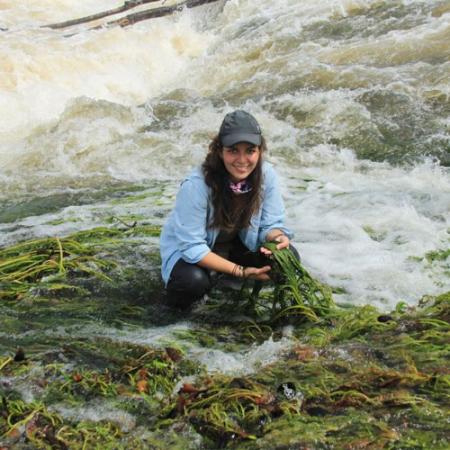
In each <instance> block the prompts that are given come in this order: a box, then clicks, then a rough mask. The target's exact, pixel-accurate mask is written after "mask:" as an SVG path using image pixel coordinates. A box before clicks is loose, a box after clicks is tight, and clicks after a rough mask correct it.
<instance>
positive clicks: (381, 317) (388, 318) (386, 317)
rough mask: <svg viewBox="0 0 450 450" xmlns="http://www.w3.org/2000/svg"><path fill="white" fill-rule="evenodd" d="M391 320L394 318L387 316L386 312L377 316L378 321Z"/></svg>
mask: <svg viewBox="0 0 450 450" xmlns="http://www.w3.org/2000/svg"><path fill="white" fill-rule="evenodd" d="M392 320H394V319H393V318H392V316H389V315H388V314H385V315H381V316H378V322H383V323H384V322H390V321H392Z"/></svg>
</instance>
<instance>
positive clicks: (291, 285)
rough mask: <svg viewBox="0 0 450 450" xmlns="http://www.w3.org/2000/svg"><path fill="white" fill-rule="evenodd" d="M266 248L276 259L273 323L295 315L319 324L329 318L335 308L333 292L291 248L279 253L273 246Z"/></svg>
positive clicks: (273, 267) (273, 274)
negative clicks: (313, 275) (306, 266)
mask: <svg viewBox="0 0 450 450" xmlns="http://www.w3.org/2000/svg"><path fill="white" fill-rule="evenodd" d="M264 247H266V248H267V249H268V250H270V251H271V252H272V255H273V265H272V270H271V272H270V274H271V277H272V279H273V280H274V283H275V290H274V295H273V303H272V314H271V316H272V320H276V319H278V318H280V317H283V316H293V315H294V316H303V317H304V318H305V319H307V320H310V321H312V322H317V321H318V320H319V318H320V317H324V316H327V315H329V313H330V311H331V310H332V309H333V308H334V306H335V305H334V301H333V297H332V294H331V289H330V288H329V287H328V286H325V285H323V284H322V283H320V282H319V281H317V280H315V279H314V278H313V277H312V276H311V275H310V274H309V273H308V272H307V270H306V269H305V268H304V267H303V266H302V265H301V263H300V261H299V260H298V259H297V258H296V257H295V256H294V254H293V253H292V252H291V251H290V250H289V249H288V248H284V249H281V250H278V249H277V247H276V243H274V242H266V243H265V244H264Z"/></svg>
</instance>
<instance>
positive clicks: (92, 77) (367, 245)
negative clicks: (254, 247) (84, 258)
mask: <svg viewBox="0 0 450 450" xmlns="http://www.w3.org/2000/svg"><path fill="white" fill-rule="evenodd" d="M169 3H170V2H169ZM169 3H166V4H169ZM172 3H173V2H172ZM121 4H122V3H121V2H117V1H106V0H100V1H99V0H96V1H94V0H84V1H82V2H79V1H77V2H75V1H70V0H58V1H54V0H53V1H50V0H29V1H26V2H23V1H22V2H17V1H12V0H0V28H1V31H0V38H1V39H0V61H1V62H0V245H6V244H9V243H12V242H15V241H18V240H21V239H25V238H31V237H34V236H47V235H65V234H68V233H70V232H73V231H76V230H81V229H86V228H89V227H93V226H99V225H104V224H105V223H106V218H107V217H110V216H111V215H116V216H121V215H122V216H131V215H135V216H140V217H143V216H145V217H147V218H151V219H152V220H153V218H154V223H163V221H164V218H165V216H166V215H167V214H168V213H169V211H170V209H171V206H172V205H173V202H174V195H175V193H176V191H177V187H178V185H179V183H180V181H181V180H182V178H183V176H184V175H185V174H187V173H188V172H189V171H190V169H191V168H192V167H194V166H196V165H198V164H200V163H201V162H202V160H203V158H204V155H205V152H206V148H207V144H208V141H209V139H210V138H211V137H212V136H213V135H214V133H215V132H216V131H217V129H218V127H219V125H220V122H221V119H222V117H223V115H224V114H225V113H227V112H229V111H231V110H232V109H235V108H243V109H246V110H248V111H250V112H251V113H253V114H254V115H255V116H256V117H257V119H258V120H259V121H260V123H261V126H262V128H263V132H264V134H265V136H266V138H267V141H268V146H269V154H268V155H267V157H268V159H269V160H270V161H271V162H272V163H273V164H274V165H275V166H276V169H277V171H278V172H279V174H280V177H281V180H282V184H283V193H284V198H285V202H286V207H287V224H288V226H289V227H291V228H292V230H293V231H294V233H295V238H294V241H295V244H296V246H297V248H298V249H299V251H300V253H301V255H302V260H303V263H304V264H305V266H306V267H307V268H308V269H309V270H310V271H311V273H313V274H314V276H316V277H317V278H319V279H321V280H323V281H324V282H326V283H328V284H330V285H331V286H333V287H334V288H336V289H337V290H338V291H339V292H341V293H340V294H337V296H336V298H337V300H338V301H342V302H346V303H354V304H362V303H370V304H373V305H375V306H378V307H381V308H383V309H386V310H389V309H390V308H392V307H394V305H395V304H396V303H397V302H398V301H406V302H408V303H410V304H414V303H417V301H418V300H419V299H420V298H421V297H422V296H423V295H424V294H437V293H441V292H444V291H446V290H449V288H450V281H449V273H450V269H449V266H448V259H447V260H445V259H444V260H434V261H433V260H430V259H427V258H425V257H424V256H425V255H426V254H427V253H429V252H432V251H445V250H447V249H448V247H449V242H450V214H449V211H450V176H449V175H450V171H449V166H450V116H449V113H450V44H449V42H450V4H449V2H448V1H432V0H427V1H425V0H389V1H388V0H386V1H382V0H323V1H320V2H319V1H317V0H276V1H275V0H261V1H258V2H252V1H250V0H229V1H227V2H223V1H219V2H217V3H213V4H211V5H208V6H203V7H198V8H194V9H190V10H184V11H182V12H179V13H176V14H175V15H172V16H170V17H164V18H160V19H154V20H149V21H144V22H140V23H138V24H135V25H133V26H130V27H126V28H120V27H114V28H103V29H102V28H100V29H97V30H89V29H88V28H89V27H91V26H92V24H85V25H80V26H78V27H73V28H70V29H64V30H51V29H49V28H42V27H41V26H42V25H46V24H49V23H52V22H58V21H63V20H68V19H73V18H77V17H81V16H84V15H87V14H94V13H96V12H99V11H102V10H105V9H109V8H113V7H117V6H120V5H121ZM141 9H143V7H141ZM118 185H120V186H125V187H127V186H128V187H130V188H131V187H133V186H140V187H144V188H145V187H146V186H162V187H163V188H161V189H160V191H161V194H160V197H159V198H158V199H157V200H156V201H155V202H154V203H149V202H146V203H142V202H136V203H135V204H127V205H126V206H123V205H122V206H121V205H120V204H116V203H114V202H111V201H110V199H109V198H108V192H109V190H111V189H113V188H114V187H115V186H118ZM151 244H152V245H157V240H156V239H155V240H154V241H152V242H151Z"/></svg>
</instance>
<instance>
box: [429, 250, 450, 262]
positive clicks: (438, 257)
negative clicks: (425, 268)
mask: <svg viewBox="0 0 450 450" xmlns="http://www.w3.org/2000/svg"><path fill="white" fill-rule="evenodd" d="M449 256H450V249H445V250H435V251H431V252H428V253H427V254H426V255H425V258H426V259H427V261H428V262H433V261H445V260H446V259H447V258H448V257H449Z"/></svg>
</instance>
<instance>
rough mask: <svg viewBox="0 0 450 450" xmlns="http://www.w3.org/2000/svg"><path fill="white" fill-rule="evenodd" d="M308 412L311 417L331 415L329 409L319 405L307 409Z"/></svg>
mask: <svg viewBox="0 0 450 450" xmlns="http://www.w3.org/2000/svg"><path fill="white" fill-rule="evenodd" d="M306 412H307V413H308V414H309V415H310V416H316V417H322V416H326V415H328V414H330V412H329V411H328V410H327V409H325V408H322V406H317V405H314V406H309V407H307V408H306Z"/></svg>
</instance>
